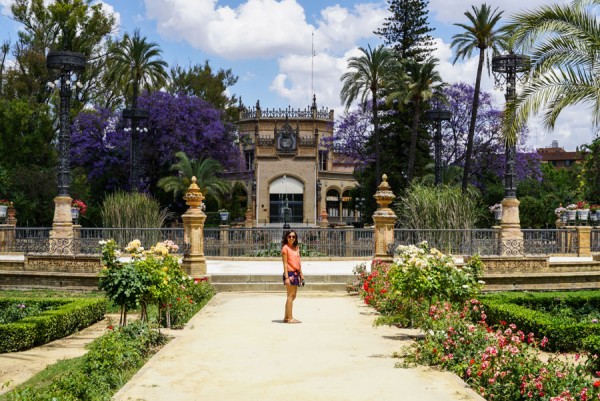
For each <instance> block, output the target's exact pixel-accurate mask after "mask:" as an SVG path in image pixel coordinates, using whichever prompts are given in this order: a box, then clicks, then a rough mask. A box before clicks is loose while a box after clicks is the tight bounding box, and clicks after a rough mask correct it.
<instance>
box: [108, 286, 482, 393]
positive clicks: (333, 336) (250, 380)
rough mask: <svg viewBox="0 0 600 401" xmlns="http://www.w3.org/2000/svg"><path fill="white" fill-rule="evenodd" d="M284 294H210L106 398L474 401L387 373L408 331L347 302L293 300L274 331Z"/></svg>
mask: <svg viewBox="0 0 600 401" xmlns="http://www.w3.org/2000/svg"><path fill="white" fill-rule="evenodd" d="M284 302H285V297H284V293H283V292H282V293H281V294H263V293H261V294H256V293H219V294H217V295H216V296H215V298H213V299H212V300H211V302H209V304H208V305H207V306H206V307H205V308H204V309H203V310H202V311H200V313H198V314H197V315H196V316H195V317H194V318H193V319H192V320H191V321H190V322H189V323H188V325H187V326H186V328H185V329H183V330H181V331H178V332H173V334H174V335H176V338H175V339H173V340H172V341H171V342H170V343H169V344H167V345H166V346H165V347H164V348H163V349H162V350H161V351H159V353H158V354H156V355H155V356H154V357H153V358H152V359H151V360H150V361H149V362H148V363H147V364H146V365H145V366H144V367H143V368H142V369H141V370H140V371H139V372H138V373H137V374H136V375H135V376H134V377H133V379H132V380H131V381H129V383H127V384H126V385H125V386H124V387H123V388H122V389H121V391H120V392H119V393H118V394H116V395H115V397H114V398H113V399H114V400H146V401H152V400H156V401H158V400H160V401H163V400H177V401H187V400H189V401H192V400H193V401H196V400H210V401H220V400H224V401H225V400H227V401H236V400H240V401H241V400H243V401H252V400H261V401H269V400H277V401H279V400H286V401H296V400H297V401H301V400H326V401H337V400H339V401H342V400H343V401H347V400H351V399H353V400H361V401H369V400H392V399H394V400H403V401H441V400H443V401H454V400H456V401H458V400H462V401H465V400H471V401H481V400H483V399H482V398H481V397H479V396H478V395H477V394H475V393H474V392H473V391H472V390H470V389H468V388H467V387H466V386H465V384H464V383H463V382H462V381H461V380H460V379H458V377H456V376H454V375H452V374H450V373H447V372H438V371H434V370H431V369H429V368H414V369H397V368H394V365H395V363H396V362H397V361H398V360H397V359H394V358H392V357H391V355H392V354H393V353H394V352H396V351H400V349H401V348H402V347H403V346H405V345H407V344H409V343H410V341H411V340H410V337H409V334H410V333H411V331H410V330H400V329H397V328H393V327H377V328H376V327H373V325H372V324H373V320H374V319H375V314H374V312H373V310H372V309H371V308H370V307H367V306H365V305H364V304H363V303H362V302H361V300H360V299H359V298H357V297H353V296H350V295H344V294H331V293H327V294H325V293H322V294H319V293H316V294H315V293H310V294H309V293H303V292H302V290H301V289H300V291H299V296H298V299H297V300H296V302H295V304H294V306H295V307H294V315H295V317H296V318H298V319H300V320H302V323H301V324H283V323H282V321H281V319H282V317H283V316H282V315H283V306H284Z"/></svg>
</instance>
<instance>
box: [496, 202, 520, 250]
mask: <svg viewBox="0 0 600 401" xmlns="http://www.w3.org/2000/svg"><path fill="white" fill-rule="evenodd" d="M519 203H520V202H519V200H518V199H517V198H504V199H503V200H502V220H501V221H500V227H502V231H501V232H500V240H501V249H500V255H501V256H521V255H523V232H522V231H521V221H520V219H519Z"/></svg>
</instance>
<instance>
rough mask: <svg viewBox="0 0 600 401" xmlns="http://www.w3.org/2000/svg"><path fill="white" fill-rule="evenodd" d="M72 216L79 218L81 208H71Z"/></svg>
mask: <svg viewBox="0 0 600 401" xmlns="http://www.w3.org/2000/svg"><path fill="white" fill-rule="evenodd" d="M71 218H72V219H73V220H77V219H78V218H79V208H78V207H72V208H71Z"/></svg>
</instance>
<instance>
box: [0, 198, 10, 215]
mask: <svg viewBox="0 0 600 401" xmlns="http://www.w3.org/2000/svg"><path fill="white" fill-rule="evenodd" d="M9 206H10V201H9V200H7V199H0V217H6V212H7V210H8V207H9Z"/></svg>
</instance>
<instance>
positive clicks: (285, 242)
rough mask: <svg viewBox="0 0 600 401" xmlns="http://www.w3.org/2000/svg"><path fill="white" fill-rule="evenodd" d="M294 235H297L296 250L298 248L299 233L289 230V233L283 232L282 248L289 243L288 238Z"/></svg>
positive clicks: (295, 240)
mask: <svg viewBox="0 0 600 401" xmlns="http://www.w3.org/2000/svg"><path fill="white" fill-rule="evenodd" d="M292 233H293V234H294V235H296V238H295V239H294V244H293V245H294V248H298V233H297V232H296V231H294V230H287V231H284V232H283V237H282V238H281V246H282V247H283V246H284V245H286V244H287V243H288V241H287V239H288V236H289V235H290V234H292Z"/></svg>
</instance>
